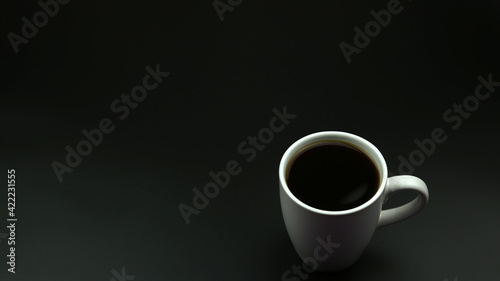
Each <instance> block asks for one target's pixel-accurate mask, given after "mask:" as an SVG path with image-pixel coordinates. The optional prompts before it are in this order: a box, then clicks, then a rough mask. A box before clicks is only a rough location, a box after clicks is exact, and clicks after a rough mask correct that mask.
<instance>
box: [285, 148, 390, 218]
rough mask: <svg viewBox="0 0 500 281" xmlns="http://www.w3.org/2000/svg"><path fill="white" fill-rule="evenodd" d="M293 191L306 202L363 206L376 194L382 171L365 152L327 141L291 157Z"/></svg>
mask: <svg viewBox="0 0 500 281" xmlns="http://www.w3.org/2000/svg"><path fill="white" fill-rule="evenodd" d="M292 161H293V162H292V163H291V167H290V168H289V169H290V171H289V174H288V178H287V184H288V187H289V189H290V191H291V192H292V193H293V195H295V197H297V198H298V199H299V200H300V201H302V202H303V203H305V204H307V205H309V206H311V207H314V208H317V209H321V210H327V211H341V210H348V209H352V208H355V207H357V206H360V205H362V204H363V203H365V202H366V201H368V200H370V198H372V197H373V195H375V193H376V192H377V189H378V185H379V181H380V179H379V172H378V170H377V167H376V166H375V164H374V163H373V161H372V160H371V159H370V157H368V156H367V155H366V154H365V153H364V152H362V151H360V150H359V149H357V148H355V147H353V146H351V145H348V144H345V143H342V142H335V141H330V142H324V143H322V144H320V145H319V146H315V147H312V148H309V149H308V150H306V151H304V152H302V153H301V154H300V155H299V156H298V157H297V158H296V159H295V160H293V159H292Z"/></svg>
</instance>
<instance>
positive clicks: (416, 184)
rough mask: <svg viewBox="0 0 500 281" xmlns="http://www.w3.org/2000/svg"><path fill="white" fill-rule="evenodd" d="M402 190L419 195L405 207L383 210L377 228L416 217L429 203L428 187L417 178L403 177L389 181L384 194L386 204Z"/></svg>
mask: <svg viewBox="0 0 500 281" xmlns="http://www.w3.org/2000/svg"><path fill="white" fill-rule="evenodd" d="M402 190H413V191H416V192H417V193H418V194H417V198H415V199H413V200H412V201H411V202H409V203H406V204H404V205H403V206H399V207H396V208H392V209H388V210H382V212H381V213H380V217H379V220H378V224H377V228H380V227H383V226H386V225H389V224H393V223H395V222H398V221H401V220H404V219H406V218H409V217H411V216H413V215H415V214H416V213H418V212H420V211H421V210H422V209H423V208H424V206H425V204H427V202H428V201H429V191H428V190H427V185H426V184H425V183H424V182H423V181H422V180H421V179H419V178H417V177H414V176H408V175H403V176H393V177H390V178H388V179H387V185H386V187H385V193H384V203H385V202H386V201H387V199H389V197H391V195H393V194H394V193H395V192H398V191H402Z"/></svg>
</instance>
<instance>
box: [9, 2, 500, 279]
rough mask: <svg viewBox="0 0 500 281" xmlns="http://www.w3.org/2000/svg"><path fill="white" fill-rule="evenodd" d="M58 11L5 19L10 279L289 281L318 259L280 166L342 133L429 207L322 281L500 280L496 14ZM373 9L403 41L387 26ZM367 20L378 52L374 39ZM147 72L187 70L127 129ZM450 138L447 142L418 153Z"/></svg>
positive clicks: (297, 8)
mask: <svg viewBox="0 0 500 281" xmlns="http://www.w3.org/2000/svg"><path fill="white" fill-rule="evenodd" d="M47 2H49V3H52V6H50V5H49V4H44V3H46V2H44V0H42V2H41V4H40V3H37V1H34V0H30V1H22V2H19V1H17V2H16V3H13V2H12V1H9V2H4V3H2V4H1V8H0V11H1V12H0V13H1V14H0V19H1V34H2V36H3V37H2V38H3V39H2V40H1V42H0V45H1V56H2V58H1V63H0V67H1V69H2V75H1V77H2V80H1V82H2V83H1V94H2V100H1V103H0V116H1V118H0V120H1V121H0V122H1V124H2V126H1V154H0V164H1V165H0V166H1V175H2V177H4V180H2V189H1V190H2V192H1V198H2V199H1V200H0V202H1V203H0V207H1V210H0V220H1V223H0V225H1V226H2V227H1V228H0V264H2V266H0V276H1V278H0V279H1V280H23V281H24V280H26V281H28V280H103V281H108V280H113V278H114V280H132V278H134V280H137V281H139V280H282V274H283V273H284V272H285V271H287V270H289V269H291V268H292V266H293V265H295V264H296V265H299V264H300V262H301V261H300V259H299V257H298V256H297V255H296V254H295V252H294V249H293V247H292V245H291V242H290V240H289V238H288V235H287V233H286V230H285V227H284V223H283V220H282V216H281V210H280V205H279V197H278V164H279V160H280V157H281V155H282V154H283V152H284V151H285V150H286V148H287V147H288V146H289V145H291V144H292V143H293V142H294V141H295V140H297V139H298V138H300V137H302V136H304V135H307V134H309V133H313V132H317V131H323V130H341V131H347V132H351V133H355V134H358V135H360V136H362V137H364V138H366V139H368V140H370V141H371V142H372V143H373V144H375V145H376V146H377V147H378V148H379V149H380V150H381V151H382V153H383V154H384V156H385V158H386V161H387V163H388V167H389V170H390V171H391V172H392V173H393V174H400V173H405V174H408V173H409V174H414V175H416V176H418V177H421V178H422V179H424V180H425V181H426V183H427V185H428V187H429V191H430V201H429V204H428V206H427V207H426V209H425V210H424V211H423V212H422V213H420V214H418V215H417V216H415V217H413V218H411V219H409V220H407V221H404V222H401V223H398V224H396V225H393V226H390V227H387V228H383V229H381V230H379V231H377V232H376V233H375V235H374V237H373V239H372V241H371V243H370V245H369V246H368V248H367V249H366V251H365V253H364V255H363V256H362V257H361V259H360V260H359V261H358V262H357V263H356V264H355V265H354V266H353V267H351V268H350V269H348V270H346V271H344V272H341V273H337V274H321V273H314V274H310V275H309V276H308V277H307V278H303V279H308V280H408V281H410V280H427V281H443V280H445V279H448V280H458V279H459V280H461V281H462V280H483V281H486V280H498V279H499V278H500V270H499V267H498V262H499V255H500V244H499V243H498V237H500V225H499V223H498V222H499V221H500V220H499V219H500V207H499V204H498V203H499V202H498V198H499V197H500V191H499V189H498V183H499V182H500V177H499V173H498V170H499V168H500V165H499V162H498V157H499V156H500V154H499V152H498V148H497V146H498V143H499V141H500V134H499V132H498V121H499V120H500V119H499V117H498V110H497V108H498V106H499V105H500V99H499V98H498V97H497V95H498V93H499V92H500V87H499V86H498V85H495V84H494V83H498V82H492V83H491V84H490V86H489V88H488V87H486V86H479V87H482V88H479V92H478V93H479V95H480V97H481V99H479V98H477V97H475V96H474V95H475V93H476V88H477V87H478V85H483V84H484V83H483V84H481V82H480V81H479V80H478V77H483V78H484V79H485V80H488V79H489V80H491V81H500V71H499V63H500V52H499V51H498V46H499V38H500V30H499V27H500V14H499V13H500V5H499V4H498V2H497V1H440V2H439V3H436V2H435V1H427V0H414V1H408V0H401V2H400V3H399V5H398V3H396V2H395V1H387V0H383V1H382V0H377V1H366V2H360V1H340V2H338V1H337V2H333V1H297V2H295V1H246V0H244V1H236V0H232V1H227V0H221V1H216V2H211V1H198V2H196V3H191V1H175V2H174V1H141V2H138V1H77V0H71V1H68V2H67V3H66V2H64V1H61V2H60V3H58V2H50V1H47ZM54 3H57V9H56V5H55V4H54ZM63 3H66V4H63ZM214 4H215V6H217V9H219V12H217V9H216V8H215V6H214ZM41 5H42V6H44V5H45V6H47V5H49V6H48V8H46V9H49V11H50V13H51V14H52V15H53V16H50V15H48V16H46V18H44V13H45V14H47V13H48V12H40V11H43V8H42V6H41ZM388 5H389V7H390V8H391V9H393V11H396V12H395V13H394V14H391V18H390V22H389V20H388V18H387V17H385V18H384V15H385V16H386V15H387V13H385V12H379V11H380V10H387V9H388ZM372 10H373V11H374V12H375V14H378V15H380V17H381V18H382V20H384V19H385V23H384V25H386V26H385V27H384V26H381V25H380V24H370V22H371V21H373V20H374V16H373V15H372V14H371V13H370V11H372ZM34 15H35V19H34V18H33V17H34ZM23 17H26V20H24V21H23V19H22V18H23ZM221 19H222V20H221ZM34 20H35V21H36V23H38V25H39V27H37V26H35V25H34V24H35V23H33V22H34ZM26 22H29V23H26ZM367 23H369V24H368V25H369V28H371V29H370V30H369V31H368V32H369V33H371V34H372V35H373V37H372V38H369V37H365V38H363V37H364V36H368V35H359V32H357V31H356V30H357V29H355V28H356V27H358V28H360V30H362V32H366V31H364V30H365V26H366V24H367ZM30 24H33V26H32V27H31V29H30V27H29V25H30ZM25 25H26V26H25ZM23 26H24V27H23ZM377 26H378V27H379V28H378V29H377ZM23 28H24V29H25V30H24V33H25V34H24V35H23ZM34 29H36V31H35V30H34ZM356 34H358V35H356ZM28 37H31V38H28ZM368 40H369V41H368ZM13 42H14V43H13ZM342 42H344V43H345V44H349V45H350V46H351V47H349V48H350V49H349V50H351V51H352V52H353V53H351V54H350V56H349V59H350V60H351V61H350V63H348V60H347V59H346V56H345V55H344V54H343V52H342V49H341V47H340V44H341V43H342ZM356 43H358V47H359V48H358V49H356V50H354V48H355V47H356ZM344 46H345V45H344ZM356 48H357V47H356ZM16 49H17V53H16ZM147 66H150V67H151V68H152V69H156V68H159V71H161V72H162V74H161V75H163V76H166V74H165V73H167V72H168V73H170V74H169V75H168V76H167V77H162V76H159V78H158V81H161V80H162V79H163V81H161V83H158V84H155V85H156V88H155V89H153V90H150V91H149V92H147V96H144V95H142V96H141V99H143V100H142V101H141V102H138V103H137V104H135V103H132V104H133V106H135V108H130V106H127V108H129V112H128V114H125V112H126V111H125V110H126V109H124V108H123V107H122V108H121V110H120V111H118V109H117V108H115V109H114V111H113V109H112V108H111V105H112V104H113V103H114V102H115V100H117V101H116V103H115V106H124V105H125V102H124V101H121V97H120V96H121V95H122V94H125V95H130V93H131V91H132V89H135V90H134V91H138V89H139V90H140V88H134V87H136V86H138V85H139V86H140V85H142V83H143V78H144V77H145V75H147V74H148V71H147V70H146V67H147ZM154 82H155V80H148V83H150V84H154ZM495 90H496V91H495ZM137 93H139V92H137ZM139 94H140V93H139ZM464 102H465V103H466V104H465V105H463V104H464ZM285 107H286V110H287V112H288V114H294V115H295V116H296V117H295V118H294V119H291V120H289V123H288V124H287V125H286V127H285V129H284V130H283V131H281V132H278V133H276V134H274V135H273V137H272V140H270V139H269V138H270V136H266V137H267V139H266V141H267V142H268V143H266V144H265V147H260V149H261V150H259V151H257V150H255V151H256V154H255V155H254V157H253V158H251V159H250V160H249V158H250V157H249V156H250V154H243V153H241V151H240V152H239V151H238V146H239V145H240V144H241V143H242V142H244V141H246V142H248V137H249V136H256V135H258V133H259V132H260V131H261V130H264V131H265V129H264V128H266V127H268V126H269V121H270V120H271V119H272V118H273V116H275V112H273V109H276V110H278V111H280V112H281V111H283V110H284V108H285ZM460 108H462V111H460ZM120 117H123V120H121V119H120ZM105 118H108V119H105ZM103 119H104V120H105V121H106V120H108V122H110V123H111V125H110V124H108V125H110V126H113V128H114V130H113V131H112V132H109V133H103V137H102V139H99V137H98V134H97V135H95V136H96V137H97V140H98V142H97V143H98V145H97V146H95V145H94V146H93V147H92V151H91V152H88V151H86V152H85V153H87V154H88V155H87V156H83V157H81V159H80V160H79V161H78V159H77V158H75V156H73V158H71V157H70V158H71V159H70V161H73V162H72V163H73V164H72V165H73V166H74V167H73V168H71V167H70V166H68V163H67V162H66V160H65V158H66V155H67V153H68V152H67V150H66V146H69V147H70V149H74V150H77V149H78V143H80V142H82V140H86V139H87V138H86V137H85V135H84V134H83V133H82V130H87V131H92V130H93V129H96V128H99V124H100V122H101V120H103ZM434 130H438V131H440V130H441V132H444V134H445V135H446V140H445V141H444V142H442V143H436V144H435V147H434V148H433V149H431V148H432V145H429V146H428V151H427V155H426V154H424V152H418V151H419V148H418V146H417V145H416V142H419V141H420V142H422V141H424V140H425V139H429V138H431V137H432V132H433V131H434ZM94 132H95V131H94ZM424 142H425V141H424ZM427 143H428V142H427ZM246 145H247V144H243V148H248V147H250V146H249V145H248V146H246ZM83 146H84V145H83V144H82V147H81V149H84V147H83ZM420 150H421V149H420ZM82 151H83V150H82ZM231 160H234V161H237V162H238V163H239V167H240V168H241V172H240V173H239V174H238V175H236V176H233V177H231V179H230V182H229V183H228V184H227V186H226V187H225V188H224V189H221V190H220V191H219V194H218V195H217V196H216V197H215V198H213V199H210V201H209V204H208V206H206V207H205V208H204V209H203V210H201V211H200V212H199V214H197V215H192V216H190V217H189V219H190V223H189V225H187V224H186V222H185V220H184V219H183V217H182V215H181V212H180V211H179V208H178V206H179V204H181V203H184V204H186V205H189V206H193V203H192V199H193V196H194V193H193V191H192V190H193V188H197V189H199V190H203V186H204V185H205V184H206V183H208V182H210V181H211V178H210V176H209V172H210V171H214V172H218V171H220V170H225V169H226V164H227V163H228V162H229V161H231ZM405 161H408V163H409V164H408V163H407V164H401V163H405ZM56 162H57V163H59V164H60V165H59V164H54V163H56ZM78 162H79V163H78ZM75 163H76V164H75ZM53 165H56V166H57V167H58V168H57V169H58V170H59V172H60V173H62V181H60V180H59V179H58V176H57V174H56V172H55V171H54V167H53ZM62 165H66V166H67V167H65V166H62ZM402 165H403V166H402ZM410 165H411V167H410ZM63 167H65V168H63ZM12 168H13V169H15V177H16V209H15V218H17V219H18V221H17V222H16V229H15V241H16V249H15V255H16V265H15V267H16V269H15V270H16V273H15V274H12V273H10V272H8V271H7V269H8V268H9V267H10V266H9V265H7V261H8V257H7V255H9V254H10V246H9V245H8V241H9V240H8V239H7V238H8V236H9V235H10V231H9V229H7V228H6V226H7V225H8V224H9V223H10V222H7V219H8V211H7V191H8V190H7V188H8V186H7V184H6V181H5V180H6V179H7V176H8V173H7V170H8V169H12ZM61 169H67V170H64V171H66V172H64V171H63V170H61ZM69 169H72V172H68V171H69ZM61 171H62V172H61ZM411 195H412V194H409V195H408V194H402V195H399V196H396V197H395V198H394V199H393V200H391V202H389V203H388V204H389V205H388V206H389V207H390V206H396V205H398V204H401V202H405V201H408V200H409V199H410V198H411ZM408 196H409V197H408ZM291 280H299V279H291Z"/></svg>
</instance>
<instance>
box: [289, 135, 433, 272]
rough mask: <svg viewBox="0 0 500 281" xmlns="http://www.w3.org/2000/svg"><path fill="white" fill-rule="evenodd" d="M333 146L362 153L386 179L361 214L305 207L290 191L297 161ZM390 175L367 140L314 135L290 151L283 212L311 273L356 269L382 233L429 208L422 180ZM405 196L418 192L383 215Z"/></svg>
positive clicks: (363, 207) (356, 209)
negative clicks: (391, 201) (321, 146)
mask: <svg viewBox="0 0 500 281" xmlns="http://www.w3.org/2000/svg"><path fill="white" fill-rule="evenodd" d="M328 141H341V142H344V143H347V144H350V145H351V146H354V147H356V148H358V149H359V150H361V151H362V152H364V153H365V154H366V155H367V156H368V157H370V158H371V159H372V160H373V162H374V164H375V166H376V167H377V170H378V172H379V178H380V182H379V186H378V190H377V192H376V193H375V195H374V196H373V197H372V198H371V199H369V200H368V201H366V202H365V203H363V204H361V205H359V206H357V207H355V208H352V209H348V210H342V211H327V210H321V209H317V208H315V207H312V206H309V205H307V204H304V203H303V202H301V201H300V199H299V198H297V197H295V196H294V195H293V194H292V192H291V191H290V189H289V187H288V185H287V177H288V173H289V168H290V166H291V164H292V163H291V161H293V160H294V158H295V157H297V155H298V154H300V153H302V152H303V151H305V150H307V148H308V147H311V145H312V144H315V145H317V144H318V143H321V142H328ZM387 174H388V173H387V165H386V162H385V160H384V157H383V156H382V154H381V153H380V151H379V150H378V149H377V148H376V147H375V146H374V145H373V144H371V143H370V142H368V141H367V140H365V139H363V138H361V137H359V136H356V135H353V134H349V133H345V132H337V131H327V132H318V133H314V134H311V135H308V136H305V137H303V138H301V139H299V140H298V141H296V142H295V143H294V144H292V145H291V146H290V147H289V148H288V149H287V150H286V152H285V154H284V155H283V157H282V158H281V162H280V166H279V181H280V200H281V210H282V212H283V219H284V221H285V225H286V229H287V231H288V235H289V236H290V239H291V241H292V244H293V246H294V248H295V250H296V251H297V253H298V255H299V256H300V258H301V259H302V260H303V262H304V264H305V265H307V269H305V270H309V271H308V272H311V271H313V270H318V271H323V272H333V271H339V270H343V269H345V268H347V267H349V266H351V265H352V264H353V263H354V262H356V260H357V259H358V258H359V257H360V256H361V254H362V253H363V251H364V249H365V248H366V246H367V245H368V242H369V241H370V239H371V237H372V235H373V233H374V232H375V230H376V229H377V228H380V227H382V226H386V225H389V224H392V223H395V222H398V221H401V220H404V219H406V218H408V217H410V216H412V215H415V214H416V213H418V212H419V211H420V210H422V209H423V208H424V206H425V205H426V203H427V201H428V200H429V192H428V190H427V186H426V185H425V183H424V182H423V181H422V180H421V179H419V178H417V177H414V176H409V175H403V176H393V177H390V178H388V175H387ZM332 180H335V179H332ZM400 190H413V191H416V192H417V197H416V198H415V199H413V200H412V201H411V202H409V203H407V204H405V205H402V206H399V207H397V208H392V209H388V210H382V204H383V203H385V201H387V199H388V198H389V197H390V196H391V195H392V194H394V192H397V191H400ZM318 196H322V194H318Z"/></svg>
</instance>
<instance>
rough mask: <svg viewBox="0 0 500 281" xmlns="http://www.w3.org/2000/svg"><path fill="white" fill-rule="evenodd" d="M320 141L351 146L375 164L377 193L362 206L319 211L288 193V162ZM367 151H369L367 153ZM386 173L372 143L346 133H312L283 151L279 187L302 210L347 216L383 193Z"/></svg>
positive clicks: (364, 206)
mask: <svg viewBox="0 0 500 281" xmlns="http://www.w3.org/2000/svg"><path fill="white" fill-rule="evenodd" d="M322 141H341V142H345V143H347V144H349V145H352V146H354V147H356V148H358V149H360V150H361V151H362V152H363V153H364V154H366V155H367V156H368V157H370V159H371V160H372V161H373V163H374V164H375V166H376V168H377V171H378V172H379V176H380V181H379V185H378V189H377V192H376V193H375V194H374V195H373V196H372V197H371V198H370V199H369V200H368V201H366V202H364V203H363V204H361V205H359V206H356V207H354V208H351V209H347V210H341V211H330V210H323V209H319V208H316V207H313V206H310V205H307V204H306V203H304V202H302V201H301V200H300V199H298V198H297V197H295V195H294V194H293V193H292V192H291V191H290V189H289V187H288V183H287V181H286V174H287V168H288V165H289V162H290V160H292V157H293V156H294V155H295V154H296V153H297V152H300V150H301V149H303V148H305V147H307V146H308V145H310V144H314V143H316V142H322ZM366 148H367V149H366ZM367 150H369V151H367ZM379 162H380V163H379ZM387 173H388V172H387V164H386V162H385V159H384V157H383V156H382V153H381V152H380V151H379V150H378V148H377V147H375V146H374V145H373V144H372V143H370V142H369V141H367V140H366V139H364V138H362V137H360V136H358V135H355V134H351V133H347V132H341V131H322V132H316V133H312V134H309V135H306V136H304V137H302V138H300V139H298V140H297V141H295V142H294V143H293V144H292V145H291V146H290V147H288V149H287V150H286V151H285V153H284V154H283V156H282V158H281V161H280V166H279V179H280V185H281V187H282V188H283V189H284V191H285V192H286V194H287V195H288V197H290V198H291V199H292V200H293V201H294V202H295V203H296V204H298V205H299V206H301V207H302V208H305V209H307V210H309V211H311V212H315V213H319V214H324V215H347V214H351V213H356V212H359V211H361V210H363V209H365V208H367V207H369V206H371V205H372V204H373V203H374V202H376V201H377V200H378V199H379V198H380V196H381V195H382V194H383V193H384V190H385V186H386V183H387V177H388V174H387Z"/></svg>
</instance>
